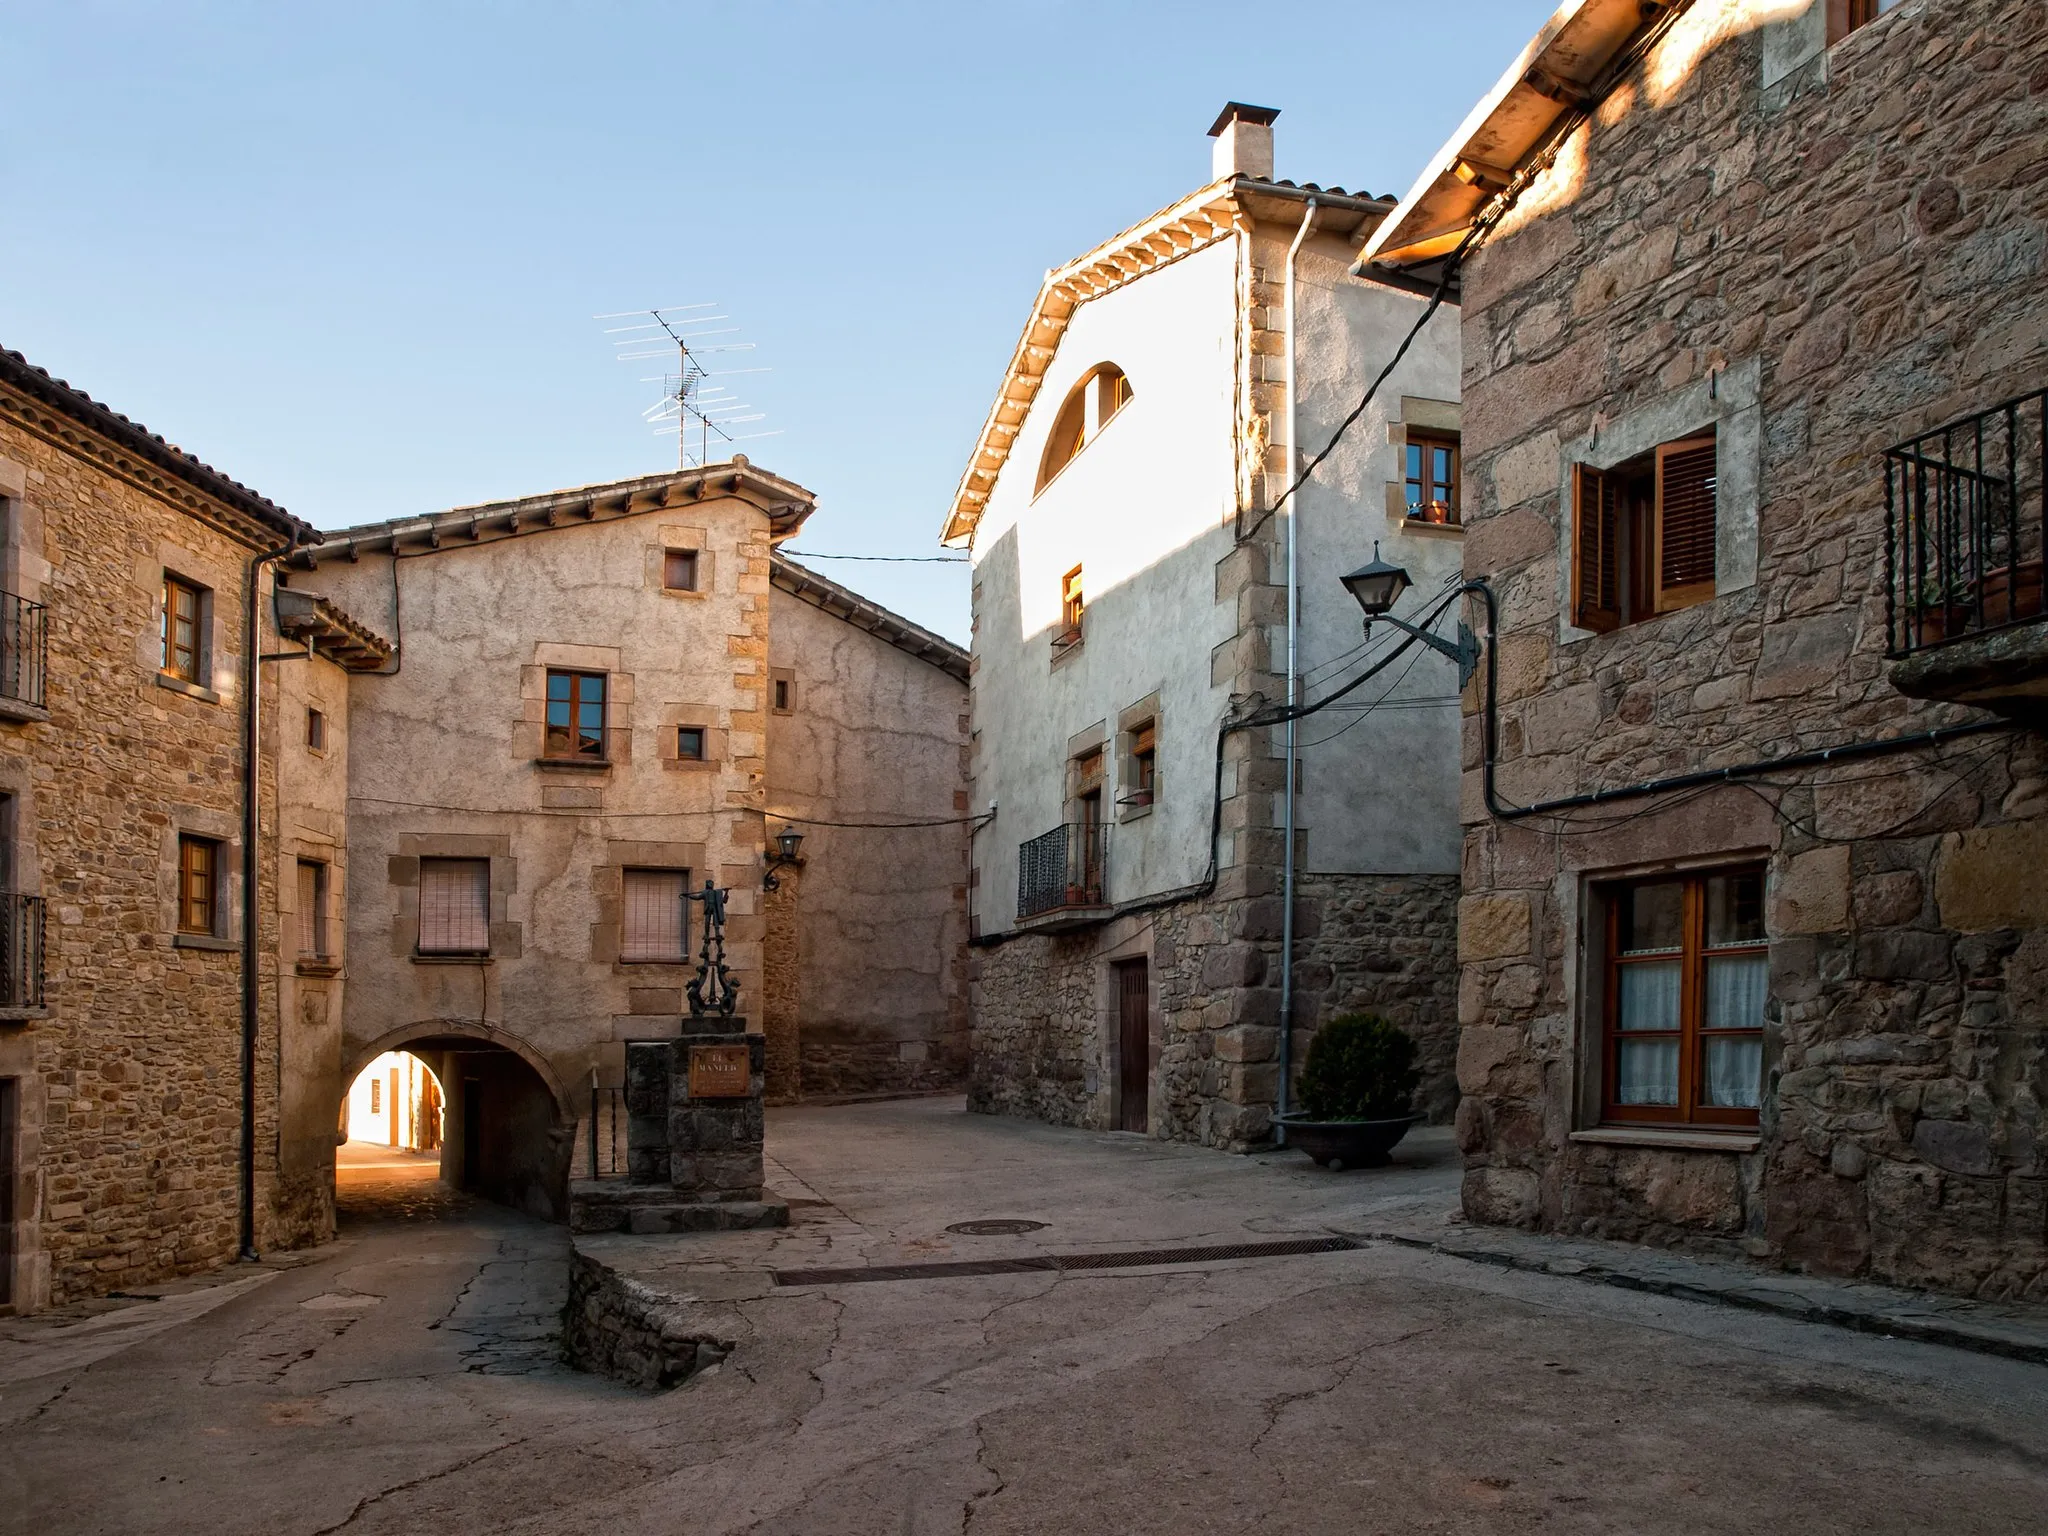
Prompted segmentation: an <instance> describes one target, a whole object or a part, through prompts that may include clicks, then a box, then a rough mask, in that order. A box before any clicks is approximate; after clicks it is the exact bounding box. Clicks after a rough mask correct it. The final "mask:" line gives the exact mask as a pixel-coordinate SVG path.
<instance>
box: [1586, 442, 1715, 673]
mask: <svg viewBox="0 0 2048 1536" xmlns="http://www.w3.org/2000/svg"><path fill="white" fill-rule="evenodd" d="M1708 448H1711V449H1712V450H1713V451H1714V454H1715V465H1714V471H1713V473H1712V475H1711V477H1710V479H1711V481H1712V486H1713V489H1712V490H1711V492H1710V493H1709V511H1708V534H1707V538H1708V542H1709V545H1710V546H1711V545H1713V544H1714V543H1716V542H1717V541H1718V538H1719V532H1720V519H1721V516H1722V511H1723V502H1722V497H1721V486H1720V465H1719V454H1720V435H1719V432H1718V430H1717V429H1716V428H1713V427H1709V428H1707V429H1705V430H1704V431H1700V432H1694V433H1691V434H1689V435H1687V436H1685V437H1680V438H1673V439H1672V440H1671V441H1669V442H1665V443H1659V444H1658V445H1657V446H1656V447H1655V448H1653V449H1651V450H1649V451H1648V452H1647V453H1644V454H1640V455H1638V456H1636V457H1635V458H1633V459H1630V460H1628V461H1626V463H1625V464H1622V465H1617V466H1615V467H1613V468H1609V469H1596V468H1594V467H1593V466H1592V465H1590V464H1574V465H1573V466H1572V502H1571V519H1572V520H1571V538H1572V591H1571V621H1572V624H1573V625H1574V626H1575V627H1577V628H1579V629H1588V630H1592V631H1593V632H1594V633H1595V634H1606V633H1608V632H1609V631H1612V630H1616V629H1621V628H1625V627H1626V626H1628V625H1631V624H1640V623H1642V622H1643V621H1645V620H1646V619H1652V618H1656V617H1658V616H1659V615H1661V614H1666V613H1676V612H1678V611H1679V610H1681V609H1684V608H1691V607H1694V606H1696V605H1698V604H1700V603H1704V602H1708V601H1711V600H1712V599H1713V598H1714V597H1715V596H1716V595H1717V594H1718V592H1719V590H1720V586H1719V572H1718V570H1717V572H1716V575H1715V577H1714V578H1713V579H1710V580H1707V581H1695V582H1687V583H1684V584H1680V585H1674V586H1670V587H1667V586H1665V585H1664V579H1663V578H1664V555H1665V550H1664V520H1665V485H1666V479H1667V466H1668V464H1669V462H1670V460H1671V459H1672V458H1673V457H1675V456H1680V455H1691V454H1695V453H1697V452H1699V451H1700V450H1702V449H1708ZM1645 484H1647V486H1648V492H1647V497H1648V501H1647V505H1645V503H1644V494H1645V493H1644V492H1643V490H1642V487H1643V486H1644V485H1645Z"/></svg>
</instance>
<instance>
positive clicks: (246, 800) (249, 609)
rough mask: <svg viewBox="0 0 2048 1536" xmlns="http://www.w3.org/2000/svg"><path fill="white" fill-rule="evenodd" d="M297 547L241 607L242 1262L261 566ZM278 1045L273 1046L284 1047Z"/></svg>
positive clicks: (251, 1119)
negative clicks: (268, 572)
mask: <svg viewBox="0 0 2048 1536" xmlns="http://www.w3.org/2000/svg"><path fill="white" fill-rule="evenodd" d="M298 547H299V541H298V539H297V538H296V537H294V538H293V539H292V541H291V542H290V543H289V544H286V545H284V546H283V547H281V548H278V549H273V550H268V551H266V552H264V553H263V554H260V555H257V556H256V557H255V558H254V559H252V560H251V561H250V562H249V580H248V582H247V584H246V585H245V586H244V588H243V593H242V596H243V601H244V604H245V609H244V616H245V619H246V622H245V623H244V625H243V635H242V1192H241V1193H242V1253H241V1257H242V1259H243V1260H244V1261H245V1262H254V1260H255V1259H256V1256H257V1255H256V1035H257V1015H258V1009H257V1003H258V1001H259V996H258V994H259V984H258V978H257V974H256V960H257V954H256V948H257V932H258V930H257V921H256V919H257V915H258V914H257V910H256V873H257V867H258V861H257V857H256V834H257V822H258V818H257V796H258V793H259V791H260V787H261V783H262V779H261V775H260V773H259V772H258V767H259V764H260V761H261V759H260V758H259V757H258V756H257V748H258V745H259V743H258V738H257V732H258V728H259V726H260V724H261V722H262V710H261V709H260V707H259V699H260V695H261V693H262V688H261V686H260V685H261V682H262V678H263V606H262V603H261V602H260V600H259V599H260V597H261V595H262V586H263V567H264V566H266V565H268V564H270V563H271V561H273V560H282V559H283V558H284V557H285V556H287V555H289V554H290V553H291V552H292V551H293V550H295V549H297V548H298ZM283 1044H284V1042H283V1040H282V1039H280V1040H279V1042H278V1045H279V1048H280V1049H282V1048H283Z"/></svg>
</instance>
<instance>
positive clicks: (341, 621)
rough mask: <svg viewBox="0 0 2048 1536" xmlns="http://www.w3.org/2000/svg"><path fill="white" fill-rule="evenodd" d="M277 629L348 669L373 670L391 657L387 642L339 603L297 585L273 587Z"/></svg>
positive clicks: (287, 637) (289, 638) (355, 670)
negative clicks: (275, 593) (316, 648)
mask: <svg viewBox="0 0 2048 1536" xmlns="http://www.w3.org/2000/svg"><path fill="white" fill-rule="evenodd" d="M277 630H278V633H279V634H281V635H283V636H284V637H285V638H286V639H287V640H302V641H304V642H305V643H306V644H307V645H309V646H316V647H318V648H319V651H320V653H321V654H322V655H323V656H326V657H328V658H329V659H330V660H333V661H336V662H339V663H340V664H341V665H342V666H344V667H346V668H347V669H348V670H349V671H351V672H374V671H376V670H377V669H378V668H379V667H381V666H383V665H384V664H385V663H386V662H388V661H389V660H390V659H391V652H392V650H393V649H394V647H393V646H392V644H391V642H390V641H389V640H386V639H385V638H384V637H383V636H382V635H380V634H378V633H377V632H376V631H375V630H373V629H371V628H370V627H369V626H368V625H367V624H364V623H363V622H361V621H360V620H359V619H357V618H356V617H355V616H354V615H353V614H351V613H349V612H348V610H347V609H345V608H343V607H342V606H341V605H340V604H339V603H335V602H331V601H329V600H328V599H327V598H325V597H322V596H321V595H320V594H319V593H318V592H308V591H305V590H304V589H302V588H299V587H279V588H278V589H277Z"/></svg>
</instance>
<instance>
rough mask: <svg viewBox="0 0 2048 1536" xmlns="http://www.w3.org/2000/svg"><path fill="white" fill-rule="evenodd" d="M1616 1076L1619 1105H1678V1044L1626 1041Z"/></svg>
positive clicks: (1623, 1042) (1666, 1041) (1669, 1041)
mask: <svg viewBox="0 0 2048 1536" xmlns="http://www.w3.org/2000/svg"><path fill="white" fill-rule="evenodd" d="M1620 1053H1621V1060H1620V1062H1619V1070H1618V1071H1617V1072H1616V1074H1615V1076H1616V1079H1617V1081H1616V1083H1615V1093H1614V1097H1615V1101H1616V1102H1617V1103H1620V1104H1676V1103H1677V1102H1678V1042H1677V1041H1676V1040H1624V1041H1622V1042H1621V1045H1620Z"/></svg>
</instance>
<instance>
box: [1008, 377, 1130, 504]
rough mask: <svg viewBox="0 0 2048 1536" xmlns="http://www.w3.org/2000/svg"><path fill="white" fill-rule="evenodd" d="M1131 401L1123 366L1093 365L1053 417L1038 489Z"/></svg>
mask: <svg viewBox="0 0 2048 1536" xmlns="http://www.w3.org/2000/svg"><path fill="white" fill-rule="evenodd" d="M1130 402H1131V381H1130V377H1129V376H1128V375H1127V374H1126V373H1125V372H1124V371H1123V369H1121V368H1119V367H1117V365H1116V364H1115V363H1098V364H1097V365H1096V366H1095V367H1093V368H1091V369H1090V370H1089V371H1088V373H1087V374H1086V375H1085V376H1084V377H1083V378H1082V379H1081V381H1080V382H1079V383H1078V384H1076V385H1075V386H1074V387H1073V388H1072V389H1070V390H1068V391H1067V398H1066V399H1065V400H1063V401H1061V402H1060V413H1059V415H1057V416H1055V417H1054V418H1053V422H1052V432H1051V434H1050V435H1049V436H1048V437H1047V438H1046V440H1045V456H1044V457H1043V458H1042V459H1040V460H1039V463H1038V490H1040V491H1042V490H1044V489H1045V488H1046V487H1047V486H1048V485H1050V484H1052V482H1053V477H1054V476H1056V475H1058V474H1059V472H1060V471H1061V470H1063V469H1065V468H1066V467H1067V466H1068V465H1069V464H1071V463H1072V462H1073V461H1074V457H1075V455H1077V454H1078V453H1080V451H1081V450H1082V449H1083V448H1085V447H1087V446H1088V445H1089V444H1090V443H1092V442H1094V441H1095V434H1096V433H1098V432H1100V431H1101V430H1102V429H1103V428H1104V427H1106V426H1107V425H1109V420H1110V418H1111V417H1112V416H1114V415H1116V413H1117V412H1118V411H1120V410H1122V409H1123V408H1124V407H1125V406H1126V405H1128V404H1130ZM1032 494H1034V495H1036V494H1037V492H1036V491H1034V492H1033V493H1032Z"/></svg>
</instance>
